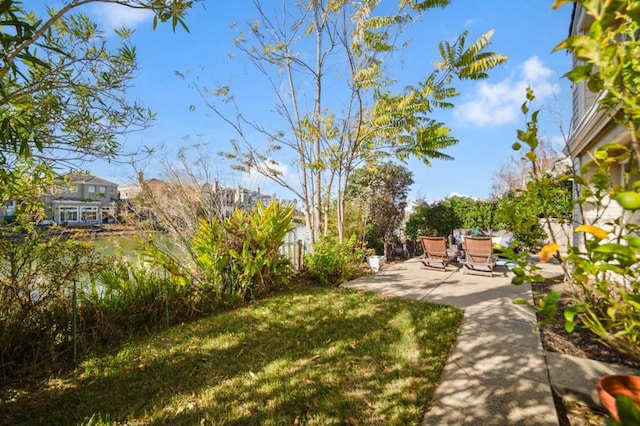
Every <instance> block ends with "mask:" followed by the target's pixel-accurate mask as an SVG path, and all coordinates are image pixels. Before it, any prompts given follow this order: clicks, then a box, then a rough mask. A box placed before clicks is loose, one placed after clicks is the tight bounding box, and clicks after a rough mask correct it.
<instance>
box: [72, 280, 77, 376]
mask: <svg viewBox="0 0 640 426" xmlns="http://www.w3.org/2000/svg"><path fill="white" fill-rule="evenodd" d="M76 286H77V283H76V280H73V288H72V290H71V332H72V333H73V363H74V364H76V363H77V362H78V308H77V304H78V298H77V297H76Z"/></svg>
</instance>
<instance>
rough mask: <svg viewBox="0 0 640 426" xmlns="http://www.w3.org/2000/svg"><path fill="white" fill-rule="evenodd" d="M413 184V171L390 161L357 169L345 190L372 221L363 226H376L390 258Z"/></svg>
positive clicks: (375, 234)
mask: <svg viewBox="0 0 640 426" xmlns="http://www.w3.org/2000/svg"><path fill="white" fill-rule="evenodd" d="M412 184H413V173H411V171H410V170H409V169H407V168H406V167H405V166H403V165H400V164H394V163H391V162H387V163H382V164H379V165H371V166H368V167H363V168H359V169H356V170H355V171H354V172H353V174H352V175H351V178H350V179H349V182H348V185H347V191H346V194H347V196H348V197H349V199H350V200H353V201H354V202H355V203H357V204H358V205H360V206H361V208H362V210H363V211H364V218H365V220H366V221H367V222H369V223H365V226H363V228H365V229H366V228H367V225H369V228H370V229H373V230H374V231H373V232H372V233H373V234H374V235H373V236H374V237H377V238H379V239H380V241H381V242H382V243H383V245H384V250H385V253H384V254H385V255H386V256H387V258H391V255H392V253H391V252H390V251H389V247H390V243H391V242H392V241H393V237H394V233H395V232H396V231H398V227H399V226H400V222H402V219H403V217H404V211H405V207H406V206H407V194H408V192H409V187H410V186H411V185H412ZM371 225H373V226H371Z"/></svg>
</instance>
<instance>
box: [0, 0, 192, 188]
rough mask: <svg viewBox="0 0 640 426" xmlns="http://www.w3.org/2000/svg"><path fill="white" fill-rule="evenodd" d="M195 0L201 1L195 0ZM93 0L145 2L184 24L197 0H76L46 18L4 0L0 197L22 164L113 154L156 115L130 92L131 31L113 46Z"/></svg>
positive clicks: (158, 17) (159, 17)
mask: <svg viewBox="0 0 640 426" xmlns="http://www.w3.org/2000/svg"><path fill="white" fill-rule="evenodd" d="M196 1H197V0H196ZM89 3H113V4H114V5H119V6H116V7H129V8H134V9H146V10H149V11H151V12H153V14H154V23H153V25H154V27H155V26H156V25H157V23H158V21H161V22H166V21H171V22H172V25H173V28H174V30H175V27H176V26H177V25H181V26H183V27H184V28H185V29H186V26H185V24H184V20H183V19H184V17H185V15H186V13H187V10H188V9H189V8H190V7H191V6H192V3H193V1H192V0H71V1H66V2H63V3H62V7H61V9H59V10H56V9H53V8H47V16H46V17H45V18H41V17H38V16H36V14H35V13H34V12H32V11H29V10H27V9H26V8H25V6H23V4H22V3H21V2H19V1H16V0H0V19H1V20H2V25H1V26H0V44H2V50H1V51H0V200H1V199H3V198H5V199H6V198H8V197H10V196H12V195H15V194H8V189H9V188H11V187H12V186H15V185H12V184H11V182H12V181H15V180H19V179H20V176H19V172H20V171H21V170H23V167H24V164H25V163H26V164H29V167H34V166H33V164H34V163H35V164H39V165H40V167H39V170H40V171H42V172H44V173H45V174H46V171H47V170H50V167H52V166H54V165H55V164H60V162H65V161H73V160H77V159H83V158H93V157H107V158H111V157H113V156H114V155H115V154H116V152H117V148H118V147H119V141H118V139H117V137H118V135H121V134H122V133H124V132H126V131H127V130H131V129H132V128H141V127H144V126H146V125H148V123H149V121H150V120H152V119H153V114H152V113H151V112H150V111H148V110H147V109H145V108H143V107H142V106H141V105H139V104H137V103H135V102H131V101H130V100H129V99H127V96H126V91H127V89H128V88H129V86H130V85H131V81H132V79H133V78H134V75H135V72H136V69H137V63H136V52H135V48H134V47H133V46H131V45H130V44H129V43H128V41H127V38H128V36H129V35H130V34H131V31H130V30H127V29H120V30H117V31H116V33H117V34H118V35H119V36H120V37H121V44H120V47H118V48H117V49H115V50H110V48H109V46H108V45H107V41H106V39H105V36H104V34H103V33H101V32H100V31H99V30H98V27H97V26H96V24H94V23H93V22H91V20H90V19H89V18H88V17H87V16H86V15H84V14H82V13H75V12H76V11H78V10H79V8H80V7H81V6H84V5H86V4H89Z"/></svg>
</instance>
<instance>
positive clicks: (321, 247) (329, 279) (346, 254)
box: [304, 235, 365, 286]
mask: <svg viewBox="0 0 640 426" xmlns="http://www.w3.org/2000/svg"><path fill="white" fill-rule="evenodd" d="M364 255H365V253H364V250H362V249H361V248H359V247H358V242H357V240H356V238H355V236H352V237H351V238H349V239H348V240H345V241H344V242H342V243H340V242H339V241H338V238H336V237H333V236H329V235H323V236H322V237H320V238H319V239H318V241H316V244H315V245H314V247H313V253H308V254H306V255H305V257H304V265H305V268H306V271H307V273H308V274H309V275H310V276H311V277H312V278H314V279H316V280H317V281H318V282H319V283H320V284H322V285H333V286H338V285H340V284H342V283H343V282H346V281H349V280H351V279H354V278H356V277H358V276H360V275H361V274H362V272H361V270H362V269H361V266H362V262H363V261H364Z"/></svg>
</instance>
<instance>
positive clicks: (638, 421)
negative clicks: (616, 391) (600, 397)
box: [616, 395, 640, 426]
mask: <svg viewBox="0 0 640 426" xmlns="http://www.w3.org/2000/svg"><path fill="white" fill-rule="evenodd" d="M616 408H617V409H618V417H619V418H620V424H621V425H623V426H624V425H640V410H638V407H637V406H636V404H635V402H634V401H633V399H631V398H629V397H628V396H626V395H618V397H617V398H616Z"/></svg>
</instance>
